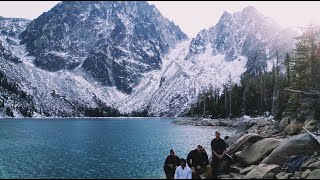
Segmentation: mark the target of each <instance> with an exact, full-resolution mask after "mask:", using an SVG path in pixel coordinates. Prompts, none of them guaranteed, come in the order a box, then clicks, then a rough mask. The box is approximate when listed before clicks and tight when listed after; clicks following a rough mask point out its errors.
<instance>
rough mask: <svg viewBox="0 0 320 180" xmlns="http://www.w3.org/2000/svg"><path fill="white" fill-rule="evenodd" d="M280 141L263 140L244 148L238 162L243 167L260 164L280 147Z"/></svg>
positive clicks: (238, 156) (272, 139)
mask: <svg viewBox="0 0 320 180" xmlns="http://www.w3.org/2000/svg"><path fill="white" fill-rule="evenodd" d="M280 142H281V141H280V140H278V139H274V138H267V139H262V140H260V141H258V142H256V143H254V144H252V145H249V146H248V147H246V148H244V149H243V150H242V151H241V152H240V153H239V154H238V155H237V158H238V161H239V162H240V164H241V165H243V166H250V165H252V164H259V162H260V161H261V160H263V159H264V158H265V157H267V156H268V155H269V154H270V153H271V152H272V150H273V149H275V148H276V147H277V146H279V145H280Z"/></svg>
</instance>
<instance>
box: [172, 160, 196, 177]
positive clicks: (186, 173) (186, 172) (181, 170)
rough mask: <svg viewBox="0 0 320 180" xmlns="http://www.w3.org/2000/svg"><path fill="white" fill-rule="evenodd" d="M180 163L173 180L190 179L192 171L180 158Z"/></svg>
mask: <svg viewBox="0 0 320 180" xmlns="http://www.w3.org/2000/svg"><path fill="white" fill-rule="evenodd" d="M180 162H181V165H180V166H178V167H177V169H176V172H175V174H174V179H192V171H191V169H190V168H189V166H187V161H186V160H185V159H183V158H182V159H181V161H180Z"/></svg>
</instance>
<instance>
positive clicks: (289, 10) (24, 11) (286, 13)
mask: <svg viewBox="0 0 320 180" xmlns="http://www.w3.org/2000/svg"><path fill="white" fill-rule="evenodd" d="M57 3H59V1H20V2H19V1H0V16H4V17H22V18H27V19H35V18H37V17H38V16H39V15H41V14H42V13H43V12H46V11H48V10H50V9H51V8H52V7H53V6H54V5H56V4H57ZM149 3H150V4H155V6H156V7H157V8H158V9H159V10H160V12H161V13H162V15H164V16H165V17H166V18H168V19H169V20H172V21H173V22H174V23H175V24H177V25H179V27H180V28H181V29H182V31H184V32H185V33H186V34H187V35H188V36H189V37H191V38H192V37H195V36H196V34H197V33H198V32H199V31H200V30H201V29H204V28H209V27H211V26H214V25H215V24H216V23H217V22H218V20H219V18H220V16H221V15H222V13H223V12H224V11H227V12H229V13H234V12H237V11H241V10H242V9H243V8H245V7H246V6H249V5H251V6H254V7H255V8H256V9H257V10H258V11H259V12H260V13H262V14H263V15H265V16H267V17H271V18H273V19H274V20H275V21H276V22H278V23H279V24H280V25H282V26H283V27H288V26H302V25H306V24H308V23H310V22H314V23H318V24H320V2H317V1H291V2H286V1H269V2H268V1H211V2H210V1H193V2H190V1H186V2H181V1H179V2H178V1H162V2H161V1H149Z"/></svg>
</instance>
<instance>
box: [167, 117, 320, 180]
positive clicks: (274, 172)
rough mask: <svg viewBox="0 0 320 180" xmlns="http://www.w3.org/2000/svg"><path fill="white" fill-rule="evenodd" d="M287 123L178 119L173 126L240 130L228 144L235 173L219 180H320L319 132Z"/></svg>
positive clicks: (312, 128)
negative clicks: (217, 127)
mask: <svg viewBox="0 0 320 180" xmlns="http://www.w3.org/2000/svg"><path fill="white" fill-rule="evenodd" d="M284 121H285V120H283V121H281V122H277V121H274V120H273V119H270V118H249V119H245V118H239V119H233V120H222V119H220V120H214V119H201V118H178V119H176V120H175V121H174V122H173V123H174V124H178V125H194V126H225V127H235V128H236V129H237V131H236V133H235V134H233V135H232V136H231V137H230V138H229V139H228V140H227V141H226V142H227V144H228V145H229V147H228V149H227V153H228V154H229V155H231V156H233V157H234V162H233V165H232V166H231V171H230V173H229V174H220V175H219V176H218V179H320V137H319V129H317V128H314V126H312V125H310V122H306V123H304V124H299V125H296V123H295V122H294V123H292V122H291V123H287V124H286V123H285V122H284ZM315 127H316V125H315ZM210 159H211V158H210Z"/></svg>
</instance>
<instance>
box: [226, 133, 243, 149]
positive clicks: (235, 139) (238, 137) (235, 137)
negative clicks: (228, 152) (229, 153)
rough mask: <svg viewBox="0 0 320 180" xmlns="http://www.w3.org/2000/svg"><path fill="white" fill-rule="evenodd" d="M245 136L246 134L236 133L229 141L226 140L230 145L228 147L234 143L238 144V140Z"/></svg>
mask: <svg viewBox="0 0 320 180" xmlns="http://www.w3.org/2000/svg"><path fill="white" fill-rule="evenodd" d="M243 135H245V134H244V133H236V134H233V135H231V137H230V138H229V139H227V140H226V143H227V144H228V146H231V145H232V144H233V143H234V142H236V141H237V140H238V139H240V138H241V137H242V136H243Z"/></svg>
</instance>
